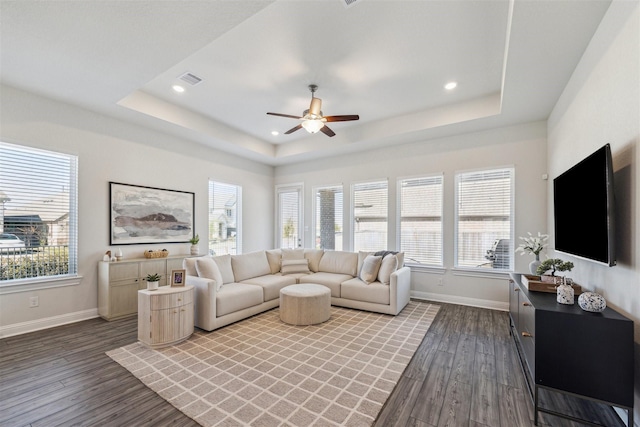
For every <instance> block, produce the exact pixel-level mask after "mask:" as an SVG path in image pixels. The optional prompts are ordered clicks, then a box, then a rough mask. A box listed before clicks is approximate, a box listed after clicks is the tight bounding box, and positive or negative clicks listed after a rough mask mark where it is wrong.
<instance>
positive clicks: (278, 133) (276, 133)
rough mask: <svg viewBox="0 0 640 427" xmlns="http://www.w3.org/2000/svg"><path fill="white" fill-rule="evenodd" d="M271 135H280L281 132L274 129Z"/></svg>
mask: <svg viewBox="0 0 640 427" xmlns="http://www.w3.org/2000/svg"><path fill="white" fill-rule="evenodd" d="M271 135H273V136H278V135H280V132H278V131H277V130H274V131H272V132H271Z"/></svg>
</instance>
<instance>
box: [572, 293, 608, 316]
mask: <svg viewBox="0 0 640 427" xmlns="http://www.w3.org/2000/svg"><path fill="white" fill-rule="evenodd" d="M578 305H579V306H580V308H581V309H583V310H584V311H590V312H592V313H599V312H601V311H604V309H605V308H607V301H606V300H605V299H604V297H603V296H602V295H600V294H597V293H595V292H585V293H583V294H580V296H579V297H578Z"/></svg>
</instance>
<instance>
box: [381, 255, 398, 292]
mask: <svg viewBox="0 0 640 427" xmlns="http://www.w3.org/2000/svg"><path fill="white" fill-rule="evenodd" d="M397 269H398V257H397V256H395V255H387V256H386V257H384V258H382V264H380V270H378V282H380V283H382V284H383V285H388V284H389V282H391V273H393V272H394V271H396V270H397Z"/></svg>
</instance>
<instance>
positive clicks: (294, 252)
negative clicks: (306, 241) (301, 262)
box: [282, 248, 304, 259]
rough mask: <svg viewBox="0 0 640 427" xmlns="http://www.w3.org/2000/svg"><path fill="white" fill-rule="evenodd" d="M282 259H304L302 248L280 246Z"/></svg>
mask: <svg viewBox="0 0 640 427" xmlns="http://www.w3.org/2000/svg"><path fill="white" fill-rule="evenodd" d="M282 259H304V248H296V249H287V248H282Z"/></svg>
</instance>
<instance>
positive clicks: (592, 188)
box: [553, 144, 616, 266]
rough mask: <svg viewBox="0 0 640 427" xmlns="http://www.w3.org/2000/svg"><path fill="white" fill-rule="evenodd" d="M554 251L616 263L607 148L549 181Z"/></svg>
mask: <svg viewBox="0 0 640 427" xmlns="http://www.w3.org/2000/svg"><path fill="white" fill-rule="evenodd" d="M553 213H554V227H555V249H556V250H557V251H560V252H564V253H566V254H570V255H575V256H577V257H581V258H585V259H588V260H593V261H597V262H600V263H603V264H606V265H608V266H613V265H615V264H616V253H615V239H614V235H615V203H614V187H613V162H612V158H611V147H610V146H609V144H606V145H605V146H603V147H602V148H600V149H599V150H598V151H596V152H595V153H593V154H591V155H590V156H588V157H587V158H585V159H584V160H582V161H581V162H579V163H578V164H576V165H575V166H573V167H572V168H571V169H569V170H567V171H566V172H564V173H562V174H561V175H559V176H558V177H556V178H555V179H554V180H553Z"/></svg>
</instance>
